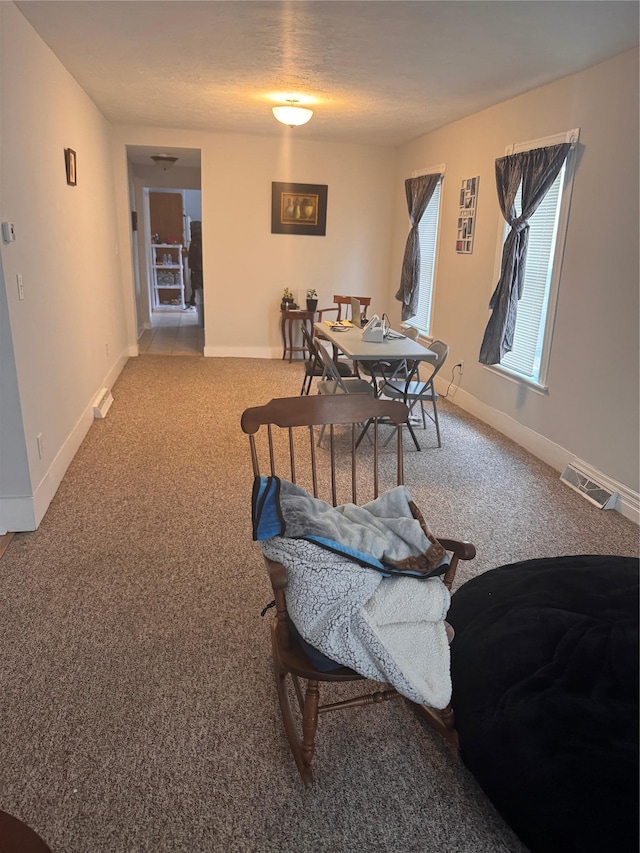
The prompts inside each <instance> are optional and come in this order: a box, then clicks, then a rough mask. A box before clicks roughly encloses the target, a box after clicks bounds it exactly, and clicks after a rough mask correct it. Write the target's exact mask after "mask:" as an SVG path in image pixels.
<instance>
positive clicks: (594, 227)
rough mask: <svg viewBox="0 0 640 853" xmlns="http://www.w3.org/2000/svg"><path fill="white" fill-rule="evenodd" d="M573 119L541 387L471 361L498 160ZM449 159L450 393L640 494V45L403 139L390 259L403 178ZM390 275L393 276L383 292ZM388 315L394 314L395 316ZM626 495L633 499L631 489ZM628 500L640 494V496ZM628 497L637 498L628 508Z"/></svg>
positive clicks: (400, 241)
mask: <svg viewBox="0 0 640 853" xmlns="http://www.w3.org/2000/svg"><path fill="white" fill-rule="evenodd" d="M574 127H580V128H581V133H580V149H579V157H578V165H577V170H576V176H575V183H574V189H573V201H572V206H571V214H570V218H569V228H568V233H567V241H566V250H565V256H564V264H563V267H562V278H561V284H560V293H559V299H558V306H557V316H556V324H555V334H554V339H553V349H552V352H551V362H550V369H549V377H548V384H549V392H548V394H541V393H539V392H537V391H534V390H532V389H530V388H528V387H527V386H525V385H524V384H520V383H516V382H513V381H511V380H509V379H506V378H504V377H503V376H500V375H498V374H497V373H496V372H495V371H492V370H489V369H487V368H485V367H483V366H481V365H480V364H479V363H478V352H479V349H480V344H481V341H482V336H483V333H484V329H485V326H486V323H487V320H488V317H489V311H488V302H489V298H490V296H491V293H492V292H493V289H494V287H495V283H496V281H497V278H496V276H495V259H496V247H497V240H498V230H499V228H501V227H502V226H501V225H499V211H498V205H497V197H496V190H495V171H494V161H495V159H496V158H497V157H501V156H503V155H504V153H505V146H506V145H508V144H509V143H511V142H524V141H526V140H530V139H538V138H541V137H545V136H548V135H551V134H554V133H559V132H562V131H565V130H569V129H571V128H574ZM440 162H446V164H447V170H446V179H445V184H444V192H443V207H442V219H441V237H440V247H439V262H438V271H437V280H436V293H435V305H434V325H433V334H434V336H436V337H441V338H444V339H445V340H447V341H448V342H449V344H450V345H451V355H450V360H451V363H452V364H455V363H456V362H457V361H461V360H464V363H465V368H464V376H463V377H462V380H461V388H460V391H458V392H457V393H456V396H455V402H456V403H458V404H460V405H462V406H463V407H465V408H468V409H469V410H471V411H473V412H475V413H476V414H478V415H479V416H480V417H482V418H483V419H485V420H487V421H489V422H491V423H493V424H495V425H496V426H498V428H500V429H502V430H503V431H504V432H506V433H507V434H510V435H512V436H513V437H514V438H516V440H518V441H519V442H520V443H522V444H524V445H526V446H529V447H530V448H531V449H532V450H534V452H536V453H538V455H540V456H541V457H542V458H544V459H546V460H547V461H548V462H550V464H552V465H554V466H556V467H558V468H562V467H564V465H565V464H566V463H568V462H572V461H575V460H581V461H584V462H586V463H587V464H588V465H590V466H592V467H593V468H594V469H595V470H596V471H598V472H601V473H603V474H605V475H606V476H607V477H608V478H610V479H611V480H612V481H615V484H621V485H622V486H623V487H628V489H630V490H632V491H633V492H636V493H637V490H638V468H639V464H638V444H639V441H638V436H639V432H638V429H639V428H638V411H639V400H638V388H639V384H640V383H639V378H638V365H639V356H638V52H637V50H634V51H630V52H627V53H624V54H622V55H621V56H619V57H616V58H614V59H612V60H609V61H608V62H605V63H603V64H601V65H598V66H594V67H592V68H589V69H587V70H586V71H583V72H581V73H580V74H575V75H572V76H570V77H566V78H564V79H562V80H559V81H557V82H555V83H553V84H551V85H548V86H544V87H542V88H539V89H535V90H533V91H531V92H528V93H527V94H525V95H522V96H521V97H518V98H514V99H513V100H510V101H507V102H506V103H503V104H499V105H498V106H495V107H492V108H491V109H487V110H484V111H483V112H480V113H477V114H476V115H473V116H470V117H469V118H467V119H464V120H463V121H459V122H456V123H455V124H452V125H449V126H448V127H445V128H442V129H441V130H438V131H436V132H434V133H431V134H429V135H427V136H424V137H421V138H420V139H418V140H415V141H414V142H412V143H411V144H409V145H405V146H404V147H403V148H401V149H400V151H399V156H398V165H397V172H396V187H395V196H396V199H395V238H394V246H393V252H392V254H393V261H392V267H393V268H394V269H398V270H399V269H400V266H401V260H402V252H403V250H404V241H405V238H406V233H407V222H408V220H407V213H406V202H405V199H404V191H403V182H404V179H405V178H406V177H409V176H410V175H411V172H412V171H413V170H416V169H420V168H421V167H424V166H428V165H431V164H435V163H440ZM476 175H479V176H480V188H479V197H478V209H477V231H476V236H475V244H474V250H473V254H471V255H458V254H456V252H455V227H456V218H457V207H458V194H459V188H460V184H461V181H462V180H463V179H464V178H469V177H473V176H476ZM396 287H397V282H395V281H392V282H391V285H390V291H389V292H390V293H392V292H394V290H395V288H396ZM396 316H397V315H396ZM629 497H630V500H631V501H632V502H633V501H634V497H633V495H631V496H629ZM636 498H637V495H636ZM636 505H637V504H636Z"/></svg>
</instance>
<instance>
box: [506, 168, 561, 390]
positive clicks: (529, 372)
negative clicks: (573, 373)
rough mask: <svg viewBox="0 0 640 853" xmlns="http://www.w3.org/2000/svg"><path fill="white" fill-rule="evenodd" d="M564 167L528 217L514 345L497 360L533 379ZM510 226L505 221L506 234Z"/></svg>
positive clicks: (518, 203)
mask: <svg viewBox="0 0 640 853" xmlns="http://www.w3.org/2000/svg"><path fill="white" fill-rule="evenodd" d="M564 174H565V167H564V166H563V167H562V169H561V170H560V173H559V174H558V177H557V178H556V180H555V181H554V182H553V184H552V185H551V187H550V188H549V191H548V192H547V194H546V196H545V197H544V199H543V200H542V202H541V203H540V206H539V207H538V209H537V210H536V212H535V213H534V214H533V216H532V217H531V219H530V220H529V243H528V247H527V260H526V267H525V274H524V286H523V293H522V298H521V299H520V301H519V302H518V313H517V317H516V327H515V331H514V337H513V349H512V351H511V352H509V353H507V354H506V355H505V356H503V357H502V359H501V361H500V364H501V365H502V366H503V367H506V368H508V369H509V370H513V371H514V372H516V373H519V374H520V375H522V376H526V377H527V378H529V379H532V380H534V381H537V380H538V376H539V373H540V359H541V355H542V344H543V341H544V331H545V324H546V317H547V307H548V302H549V289H550V284H551V273H552V271H553V258H554V253H555V246H556V236H557V233H558V221H559V215H560V200H561V198H562V184H563V181H564ZM515 204H516V210H517V211H521V210H522V186H521V187H520V189H519V190H518V193H517V195H516V200H515ZM508 231H509V226H508V225H506V223H505V233H504V237H505V238H506V236H507V234H508Z"/></svg>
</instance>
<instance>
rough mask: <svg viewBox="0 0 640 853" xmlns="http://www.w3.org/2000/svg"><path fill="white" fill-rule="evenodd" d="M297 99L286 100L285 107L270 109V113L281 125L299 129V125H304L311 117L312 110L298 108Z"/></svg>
mask: <svg viewBox="0 0 640 853" xmlns="http://www.w3.org/2000/svg"><path fill="white" fill-rule="evenodd" d="M298 103H299V101H298V99H297V98H287V106H286V107H272V112H273V114H274V116H275V117H276V119H277V120H278V121H279V122H282V124H287V125H289V127H299V126H300V125H301V124H306V123H307V122H308V121H309V120H310V119H311V116H312V115H313V110H309V109H307V108H306V107H300V106H298Z"/></svg>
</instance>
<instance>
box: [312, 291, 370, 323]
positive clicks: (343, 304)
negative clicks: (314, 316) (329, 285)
mask: <svg viewBox="0 0 640 853" xmlns="http://www.w3.org/2000/svg"><path fill="white" fill-rule="evenodd" d="M352 298H353V296H334V297H333V301H334V303H335V304H334V305H332V306H331V307H329V308H321V309H320V310H319V311H318V315H319V316H318V320H319V322H320V323H321V322H322V321H323V319H324V318H323V314H329V313H333V312H334V311H335V312H336V317H335V322H336V323H337V322H338V321H339V320H350V321H351V322H354V319H353V317H352V316H351V299H352ZM355 298H356V299H358V300H359V302H360V308H361V309H362V317H360V318H359V321H362V320H366V319H367V310H368V308H369V306H370V305H371V297H370V296H356V297H355ZM330 319H334V318H330Z"/></svg>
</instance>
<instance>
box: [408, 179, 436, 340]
mask: <svg viewBox="0 0 640 853" xmlns="http://www.w3.org/2000/svg"><path fill="white" fill-rule="evenodd" d="M441 188H442V178H441V179H440V180H439V181H438V185H437V186H436V188H435V190H434V191H433V195H432V196H431V199H430V200H429V204H428V205H427V209H426V210H425V212H424V213H423V215H422V219H421V220H420V222H419V224H418V239H419V242H420V295H419V297H418V313H417V314H416V315H415V317H412V318H411V319H410V320H409V324H410V325H411V326H417V327H418V328H419V329H422V330H423V331H425V332H427V334H428V333H429V331H430V329H431V306H432V303H433V280H434V272H435V266H436V246H437V242H438V221H439V218H440V193H441Z"/></svg>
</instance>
